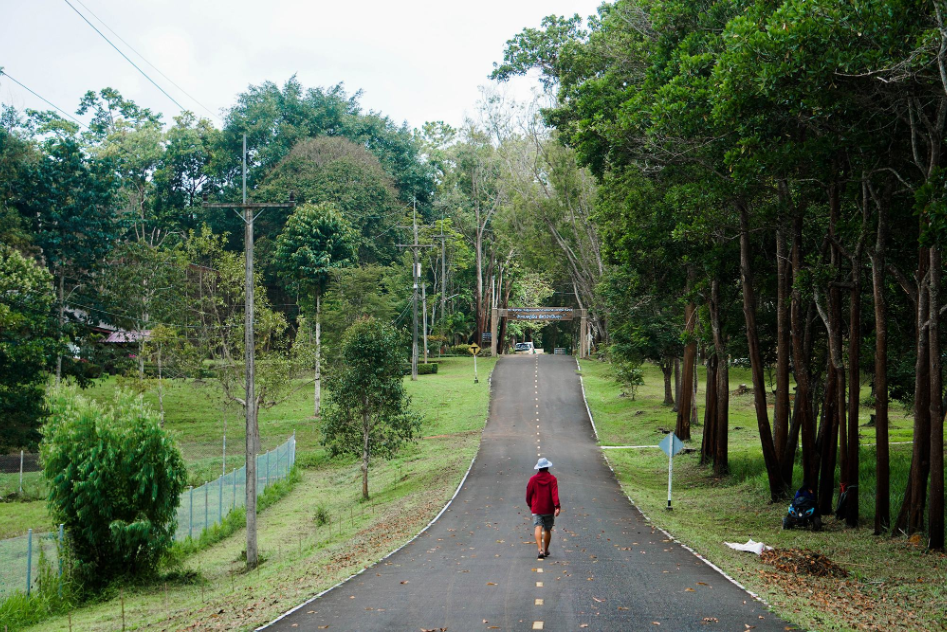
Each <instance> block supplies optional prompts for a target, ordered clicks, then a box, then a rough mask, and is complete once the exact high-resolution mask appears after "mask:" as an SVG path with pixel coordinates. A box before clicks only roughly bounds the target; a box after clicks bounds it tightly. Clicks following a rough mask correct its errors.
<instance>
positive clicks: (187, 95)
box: [75, 0, 222, 121]
mask: <svg viewBox="0 0 947 632" xmlns="http://www.w3.org/2000/svg"><path fill="white" fill-rule="evenodd" d="M75 1H76V3H77V4H78V5H79V6H81V7H82V8H83V9H85V10H86V11H87V12H88V13H89V15H91V16H92V17H94V18H95V19H96V20H98V21H99V23H101V24H102V26H104V27H105V28H106V29H108V30H109V32H110V33H111V34H112V35H114V36H115V37H117V38H118V40H119V41H120V42H121V43H122V44H124V45H125V46H127V47H128V48H129V49H130V50H131V51H132V52H133V53H135V54H136V55H138V56H139V57H141V59H142V60H143V61H144V62H145V63H146V64H148V65H149V66H151V67H152V68H154V69H155V72H157V73H158V74H159V75H161V76H162V77H164V78H165V79H167V80H168V81H169V82H170V83H171V85H172V86H174V87H175V88H177V89H178V90H180V91H181V92H182V93H184V96H186V97H187V98H189V99H190V100H191V101H193V102H194V103H196V104H197V105H199V106H201V107H202V108H204V111H205V112H207V113H208V114H210V115H211V116H213V117H214V118H215V119H217V120H218V121H222V119H221V118H220V116H218V115H217V114H214V113H213V112H211V110H210V108H208V107H207V106H206V105H204V104H203V103H201V102H200V101H198V100H197V99H195V98H194V97H192V96H191V95H190V94H188V92H187V90H185V89H184V88H182V87H181V86H179V85H178V84H176V83H175V82H174V80H173V79H171V77H169V76H168V75H166V74H164V73H163V72H161V69H160V68H158V67H157V66H155V65H154V64H153V63H151V62H150V61H148V59H147V58H145V56H144V55H142V54H141V53H139V52H138V51H137V50H135V48H134V47H133V46H132V45H131V44H129V43H128V42H126V41H125V40H124V39H123V38H122V36H121V35H119V34H118V33H116V32H115V29H113V28H112V27H111V26H109V25H108V24H106V23H105V21H103V20H102V18H100V17H99V16H97V15H96V14H95V12H93V11H92V9H90V8H89V7H87V6H86V5H85V4H83V3H82V0H75ZM182 109H183V108H182Z"/></svg>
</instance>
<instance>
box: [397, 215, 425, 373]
mask: <svg viewBox="0 0 947 632" xmlns="http://www.w3.org/2000/svg"><path fill="white" fill-rule="evenodd" d="M398 247H399V248H410V249H411V251H412V252H413V253H414V265H413V268H412V274H413V276H414V296H413V298H412V307H413V310H414V333H413V334H412V336H411V380H412V381H414V382H417V381H418V286H419V285H420V281H421V263H420V261H418V252H419V251H420V250H421V248H433V247H434V244H419V243H418V200H417V198H415V200H414V243H413V244H398ZM426 338H427V336H426V335H425V339H426Z"/></svg>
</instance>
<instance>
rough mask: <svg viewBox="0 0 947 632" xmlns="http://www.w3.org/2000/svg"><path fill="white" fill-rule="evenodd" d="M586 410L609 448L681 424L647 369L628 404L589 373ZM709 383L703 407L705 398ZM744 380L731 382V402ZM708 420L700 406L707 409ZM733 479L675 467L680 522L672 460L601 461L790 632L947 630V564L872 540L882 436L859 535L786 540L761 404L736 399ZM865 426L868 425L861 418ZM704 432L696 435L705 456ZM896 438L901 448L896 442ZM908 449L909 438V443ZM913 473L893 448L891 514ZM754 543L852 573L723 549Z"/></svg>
mask: <svg viewBox="0 0 947 632" xmlns="http://www.w3.org/2000/svg"><path fill="white" fill-rule="evenodd" d="M582 375H583V378H584V382H585V389H586V396H587V398H588V403H589V407H590V409H591V411H592V415H593V417H594V418H595V423H596V426H597V428H598V432H599V440H600V442H601V444H602V445H653V446H656V445H657V443H658V442H659V441H660V440H661V439H662V438H663V437H664V435H663V434H662V433H661V431H660V430H659V428H660V427H665V428H673V427H674V419H675V414H674V413H673V412H672V411H671V409H670V408H669V407H666V406H664V405H663V404H662V401H663V392H664V391H663V381H662V378H661V374H660V371H658V370H657V369H656V368H654V367H647V368H646V372H645V386H643V387H641V389H640V391H639V393H638V397H637V399H636V400H634V401H632V400H631V399H629V398H627V397H621V388H620V387H619V386H618V385H617V384H616V383H615V382H614V381H613V379H612V377H611V369H610V367H609V365H608V364H606V363H602V362H595V361H589V362H583V363H582ZM702 380H703V375H701V382H700V385H701V386H700V391H701V392H700V393H699V395H698V404H700V402H701V401H702V398H703V381H702ZM747 381H748V378H747V376H744V375H741V374H740V373H739V372H738V371H734V373H733V374H731V392H732V391H735V390H736V387H737V385H738V384H741V383H746V382H747ZM701 409H702V406H701ZM730 413H731V417H730V464H731V470H732V471H731V474H730V475H729V476H727V477H724V478H715V477H714V476H713V473H712V471H711V470H710V469H709V468H705V467H701V466H700V465H699V464H698V455H697V454H696V453H695V454H690V455H682V456H678V457H675V459H674V490H673V505H674V510H673V511H665V510H664V507H665V506H666V504H667V466H668V461H667V457H666V456H665V455H664V454H663V453H662V452H661V451H660V450H658V449H656V448H651V449H648V448H643V449H612V450H605V455H606V457H607V459H608V461H609V463H610V464H611V465H612V467H613V468H614V470H615V473H616V475H617V476H618V480H619V481H620V483H621V484H622V486H623V488H624V489H625V491H626V492H627V493H628V495H629V496H630V497H631V498H632V499H633V500H634V502H635V503H636V504H637V505H638V506H639V507H640V508H641V510H642V511H643V512H644V513H645V515H647V516H648V517H649V518H650V519H651V520H652V521H653V523H654V524H656V525H657V526H659V527H661V528H663V529H666V530H667V531H669V532H670V533H671V534H673V535H674V536H675V537H676V538H678V539H679V540H680V541H682V542H684V543H686V544H687V545H689V546H691V547H692V548H693V549H695V550H696V551H699V552H700V553H701V554H702V555H704V556H706V557H707V558H708V559H710V560H711V561H713V562H714V564H716V565H717V566H719V567H720V568H722V569H723V570H724V571H725V572H727V573H728V574H729V575H730V576H732V577H733V578H735V579H736V580H737V581H739V582H740V583H741V584H743V585H744V586H746V587H747V588H748V589H749V590H751V591H753V592H754V593H756V594H758V595H760V596H761V597H762V598H763V599H764V600H765V601H766V602H767V603H769V604H770V605H771V606H772V607H773V609H774V611H775V612H776V613H777V614H779V615H780V616H782V617H784V618H785V619H787V620H788V621H791V622H793V623H795V624H797V625H800V626H802V627H804V628H805V629H809V630H879V631H880V630H888V631H901V630H904V631H908V630H912V631H914V630H944V629H947V614H945V613H947V556H944V555H940V554H929V553H926V552H925V550H924V546H923V544H922V543H921V541H920V539H918V538H916V539H914V540H911V541H909V540H905V539H903V538H891V537H876V536H873V535H872V526H871V524H869V522H870V521H871V520H872V516H873V511H874V469H873V468H874V460H873V456H874V448H873V446H872V445H871V444H872V443H873V442H874V431H873V429H870V428H865V429H864V430H863V431H862V432H863V434H864V435H865V436H864V441H865V444H866V446H865V448H864V449H863V451H862V459H861V465H862V476H861V481H860V489H861V492H862V493H861V496H862V498H861V501H862V502H861V516H862V525H861V528H859V529H847V528H845V527H844V523H841V522H836V521H835V519H834V518H828V517H827V518H826V527H825V528H824V530H823V531H822V532H819V533H812V532H811V531H799V530H794V531H783V530H782V528H781V524H780V520H781V518H782V516H783V515H785V512H786V504H784V503H779V504H772V503H770V502H769V492H768V486H767V482H766V474H765V470H764V467H763V460H762V455H761V449H760V442H759V434H758V431H757V425H756V418H755V413H754V412H753V397H752V395H746V396H742V397H732V399H731V404H730ZM862 413H863V414H864V417H863V418H860V419H859V422H860V425H864V424H865V423H866V422H867V421H868V411H867V410H866V409H865V407H862ZM892 417H893V419H892V422H893V423H892V425H893V431H892V435H893V436H892V440H893V441H894V440H904V438H903V437H905V435H906V430H907V431H909V429H910V427H911V422H910V419H908V418H907V417H905V416H903V414H901V415H897V414H893V415H892ZM701 430H702V429H701V428H700V427H698V428H696V429H694V430H693V438H692V441H691V442H690V443H691V445H692V446H694V447H699V446H700V440H701ZM895 437H897V439H895ZM907 437H908V440H909V438H910V434H907ZM909 462H910V445H897V446H892V488H893V490H892V491H893V494H892V504H893V510H897V508H898V507H899V506H900V501H901V496H902V495H903V487H904V482H905V479H906V477H907V468H908V464H909ZM748 538H752V539H754V540H756V541H762V542H764V543H766V544H768V545H770V546H774V547H777V548H779V549H788V548H799V549H809V550H812V551H815V552H818V553H821V554H823V555H826V556H828V557H829V558H830V559H831V560H833V561H834V562H836V563H837V564H839V565H840V566H842V567H843V568H845V569H846V570H847V571H848V572H849V576H848V578H845V579H830V578H817V577H812V576H808V575H797V574H791V573H787V572H783V571H779V570H777V569H775V568H774V567H772V566H768V565H765V564H763V563H761V562H760V561H759V559H758V558H757V557H756V556H754V555H752V554H748V553H741V552H737V551H733V550H731V549H730V548H728V547H727V546H726V545H725V544H724V541H730V542H745V541H746V540H747V539H748Z"/></svg>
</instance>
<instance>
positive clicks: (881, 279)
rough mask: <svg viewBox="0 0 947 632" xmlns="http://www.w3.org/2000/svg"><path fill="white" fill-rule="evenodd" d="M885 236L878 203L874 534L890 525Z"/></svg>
mask: <svg viewBox="0 0 947 632" xmlns="http://www.w3.org/2000/svg"><path fill="white" fill-rule="evenodd" d="M887 239H888V220H887V206H886V203H882V204H881V205H879V206H878V228H877V234H876V241H875V249H874V251H873V252H872V255H871V282H872V295H873V297H874V304H875V381H874V386H875V445H876V448H875V481H876V491H875V535H881V534H882V533H883V532H885V531H887V530H888V527H889V526H891V483H890V478H891V473H890V472H891V470H890V464H889V461H890V459H889V450H888V307H887V304H886V303H885V292H884V288H885V248H886V242H887Z"/></svg>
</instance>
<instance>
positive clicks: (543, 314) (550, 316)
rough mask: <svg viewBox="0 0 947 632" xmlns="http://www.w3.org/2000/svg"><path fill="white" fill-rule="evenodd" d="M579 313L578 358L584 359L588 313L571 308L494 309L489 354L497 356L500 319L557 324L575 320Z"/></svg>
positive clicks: (587, 350)
mask: <svg viewBox="0 0 947 632" xmlns="http://www.w3.org/2000/svg"><path fill="white" fill-rule="evenodd" d="M576 312H578V313H579V318H580V320H581V323H580V324H579V357H580V358H585V357H588V355H589V319H588V311H587V310H584V309H573V308H571V307H510V308H507V309H496V308H494V309H493V310H492V312H491V319H490V354H491V355H493V356H494V357H495V356H496V354H497V330H498V329H499V326H500V319H501V318H506V319H507V320H523V321H530V322H558V321H570V320H573V319H574V318H575V313H576Z"/></svg>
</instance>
